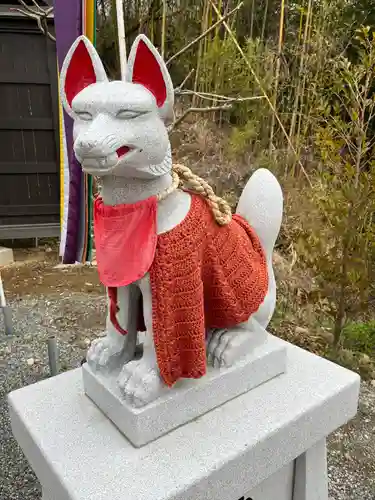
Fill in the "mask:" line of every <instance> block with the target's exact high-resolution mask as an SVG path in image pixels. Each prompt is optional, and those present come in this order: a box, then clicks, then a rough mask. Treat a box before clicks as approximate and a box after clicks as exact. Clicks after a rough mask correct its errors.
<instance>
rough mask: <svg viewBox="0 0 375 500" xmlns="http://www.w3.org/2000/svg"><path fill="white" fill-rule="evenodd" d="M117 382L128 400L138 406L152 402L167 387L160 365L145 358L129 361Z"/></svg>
mask: <svg viewBox="0 0 375 500" xmlns="http://www.w3.org/2000/svg"><path fill="white" fill-rule="evenodd" d="M117 384H118V386H119V387H120V389H121V391H122V392H123V394H124V397H125V400H126V402H127V403H129V404H130V405H132V406H135V407H136V408H140V407H142V406H145V405H147V404H148V403H151V402H152V401H154V400H155V399H157V398H158V397H159V396H160V395H161V393H162V392H163V391H164V390H165V389H166V386H165V384H164V382H163V381H162V379H161V378H160V373H159V369H158V367H157V366H154V365H153V364H150V362H148V361H147V360H145V359H141V360H139V361H131V362H130V363H127V364H126V365H125V366H124V367H123V369H122V371H121V373H120V375H119V377H118V379H117Z"/></svg>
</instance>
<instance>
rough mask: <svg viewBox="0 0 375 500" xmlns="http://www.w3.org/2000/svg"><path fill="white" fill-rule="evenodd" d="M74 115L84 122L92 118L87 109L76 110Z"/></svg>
mask: <svg viewBox="0 0 375 500" xmlns="http://www.w3.org/2000/svg"><path fill="white" fill-rule="evenodd" d="M76 115H77V116H78V118H79V119H80V120H84V121H86V122H89V121H90V120H92V114H91V113H89V112H88V111H76Z"/></svg>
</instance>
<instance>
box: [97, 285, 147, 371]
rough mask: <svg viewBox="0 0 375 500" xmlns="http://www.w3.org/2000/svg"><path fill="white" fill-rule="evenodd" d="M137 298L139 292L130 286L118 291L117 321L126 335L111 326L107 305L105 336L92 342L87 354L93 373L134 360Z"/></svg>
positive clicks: (108, 369) (112, 368)
mask: <svg viewBox="0 0 375 500" xmlns="http://www.w3.org/2000/svg"><path fill="white" fill-rule="evenodd" d="M138 298H139V290H138V289H137V288H136V287H133V286H132V285H130V286H126V287H121V288H119V289H118V306H119V312H118V314H117V319H118V321H119V323H120V325H121V326H122V327H123V328H124V329H126V330H127V331H128V334H127V335H122V334H121V333H119V332H118V331H117V330H116V328H115V327H114V325H113V324H112V322H111V320H110V314H109V304H108V313H107V324H106V335H105V336H104V337H102V338H100V339H97V340H94V342H93V343H92V344H91V346H90V348H89V351H88V353H87V362H88V364H89V366H90V367H91V368H92V369H93V370H94V371H97V370H102V371H111V370H114V369H116V368H118V367H119V366H120V367H122V366H123V365H124V364H125V363H128V362H129V361H131V360H132V359H134V356H135V349H136V345H137V302H138Z"/></svg>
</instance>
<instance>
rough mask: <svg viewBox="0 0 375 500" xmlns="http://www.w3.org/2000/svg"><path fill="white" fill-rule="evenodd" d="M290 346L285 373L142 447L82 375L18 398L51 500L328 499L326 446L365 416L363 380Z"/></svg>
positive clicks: (24, 440)
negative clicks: (89, 392)
mask: <svg viewBox="0 0 375 500" xmlns="http://www.w3.org/2000/svg"><path fill="white" fill-rule="evenodd" d="M285 345H286V346H287V358H288V365H287V370H286V372H285V373H284V374H282V375H280V376H278V377H274V378H273V379H272V380H269V381H268V382H267V383H265V384H262V385H259V386H258V387H256V388H254V389H252V390H251V391H248V392H246V393H244V394H242V395H241V396H239V397H237V398H234V399H232V400H231V401H228V402H227V403H226V404H224V405H222V406H220V407H219V408H215V409H214V410H212V411H210V412H208V413H206V414H205V415H202V416H201V417H199V418H197V419H196V420H194V421H192V422H190V423H188V424H186V425H182V426H180V427H179V428H178V429H175V430H174V431H173V432H170V433H168V434H166V435H164V436H163V437H161V438H160V439H157V440H156V441H153V442H152V443H149V444H147V445H145V446H143V447H142V448H135V447H134V446H132V444H131V443H130V442H129V441H128V440H127V439H126V438H125V437H124V436H123V434H122V433H121V432H119V430H118V429H117V428H116V427H115V426H114V425H113V424H112V422H111V421H110V420H109V419H108V418H107V417H106V416H105V415H104V414H103V412H102V411H100V410H99V409H98V407H97V406H96V405H95V404H94V403H93V402H92V401H91V400H90V399H89V398H88V397H87V396H86V395H85V394H84V392H83V387H82V371H81V368H78V369H76V370H72V371H70V372H67V373H63V374H61V375H58V376H57V377H51V378H49V379H46V380H43V381H42V382H39V383H37V384H34V385H30V386H27V387H23V388H22V389H19V390H17V391H15V392H12V393H11V394H10V395H9V398H8V401H9V412H10V418H11V424H12V430H13V434H14V436H15V438H16V439H17V441H18V443H19V445H20V446H21V448H22V449H23V451H24V453H25V455H26V457H27V459H28V461H29V463H30V466H31V467H32V468H33V470H34V472H35V474H36V475H37V477H38V479H39V481H40V483H41V486H42V488H43V492H44V497H43V500H108V499H110V500H145V499H147V500H148V499H153V500H213V499H214V500H239V499H244V500H247V499H249V498H251V499H252V500H292V499H293V500H327V472H326V457H325V438H326V436H328V435H329V434H330V433H331V432H333V431H334V430H335V429H337V428H338V427H340V426H341V425H343V424H344V423H346V422H347V421H348V420H349V419H351V418H352V417H353V416H354V415H355V414H356V411H357V403H358V393H359V377H358V375H356V374H354V373H351V372H349V371H348V370H346V369H344V368H342V367H340V366H337V365H334V364H333V363H330V362H328V361H326V360H325V359H321V358H318V357H317V356H314V355H313V354H310V353H308V352H305V351H303V350H301V349H299V348H297V347H294V346H291V345H287V344H285ZM185 408H186V409H188V402H186V406H185Z"/></svg>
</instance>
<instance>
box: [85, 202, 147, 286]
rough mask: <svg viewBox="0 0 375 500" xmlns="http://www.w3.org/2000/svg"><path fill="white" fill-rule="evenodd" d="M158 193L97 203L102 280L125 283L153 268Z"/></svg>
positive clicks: (97, 239) (95, 232)
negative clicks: (120, 201)
mask: <svg viewBox="0 0 375 500" xmlns="http://www.w3.org/2000/svg"><path fill="white" fill-rule="evenodd" d="M156 211H157V199H156V196H154V197H152V198H148V199H147V200H143V201H138V202H137V203H133V204H129V205H127V204H124V205H115V206H110V205H104V203H103V200H102V199H101V198H99V197H98V198H96V200H95V204H94V236H95V248H96V260H97V264H98V272H99V277H100V281H101V282H102V283H103V285H105V286H107V287H120V286H126V285H129V284H130V283H133V282H134V281H136V280H138V279H140V278H142V277H143V276H144V275H145V274H146V273H147V271H148V270H149V269H150V267H151V264H152V262H153V260H154V256H155V249H156V241H157V234H156V213H157V212H156Z"/></svg>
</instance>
